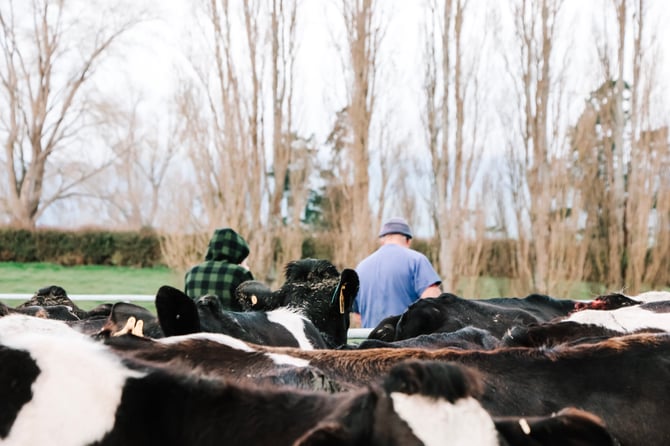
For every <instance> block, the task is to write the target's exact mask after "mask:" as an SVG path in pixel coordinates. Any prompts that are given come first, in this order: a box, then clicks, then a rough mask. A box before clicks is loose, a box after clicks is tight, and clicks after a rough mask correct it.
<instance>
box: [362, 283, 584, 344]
mask: <svg viewBox="0 0 670 446" xmlns="http://www.w3.org/2000/svg"><path fill="white" fill-rule="evenodd" d="M574 307H575V301H573V300H567V299H555V298H553V297H549V296H545V295H540V294H531V295H529V296H527V297H525V298H516V297H501V298H492V299H462V298H460V297H458V296H456V295H454V294H451V293H444V294H442V295H440V296H439V297H436V298H429V299H419V300H418V301H416V302H414V303H413V304H412V305H410V306H409V308H408V309H407V310H406V311H405V312H404V313H403V314H401V315H400V316H399V318H398V320H397V321H396V325H395V330H393V329H392V328H391V327H390V325H391V324H392V323H393V319H387V320H383V321H382V322H380V324H379V325H378V326H377V327H376V328H375V329H374V330H373V331H372V333H371V334H370V336H369V337H370V338H371V339H374V338H375V337H376V336H377V335H378V334H383V336H384V339H385V340H389V337H390V336H391V333H392V334H393V336H394V338H393V339H392V340H394V341H399V340H403V339H409V338H413V337H415V336H419V335H422V334H428V333H437V332H452V331H456V330H459V329H461V328H464V327H468V326H473V327H477V328H482V329H485V330H488V331H489V332H490V333H491V334H492V335H493V336H495V337H497V338H501V337H502V336H503V335H504V334H505V332H506V331H507V329H509V328H511V327H513V326H516V325H527V324H531V323H538V322H544V321H548V320H551V319H554V318H556V317H561V316H566V315H567V314H568V313H570V312H571V311H572V310H573V309H574Z"/></svg>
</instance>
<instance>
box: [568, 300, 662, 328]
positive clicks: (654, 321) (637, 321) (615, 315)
mask: <svg viewBox="0 0 670 446" xmlns="http://www.w3.org/2000/svg"><path fill="white" fill-rule="evenodd" d="M564 320H566V321H573V322H578V323H580V324H594V325H598V326H601V327H605V328H609V329H610V330H616V331H620V332H631V331H635V330H639V329H642V328H658V329H661V330H664V331H670V313H655V312H653V311H649V310H646V309H644V308H640V307H639V306H638V305H635V306H632V307H622V308H617V309H616V310H582V311H577V312H575V313H572V314H571V315H570V316H569V317H568V318H567V319H564Z"/></svg>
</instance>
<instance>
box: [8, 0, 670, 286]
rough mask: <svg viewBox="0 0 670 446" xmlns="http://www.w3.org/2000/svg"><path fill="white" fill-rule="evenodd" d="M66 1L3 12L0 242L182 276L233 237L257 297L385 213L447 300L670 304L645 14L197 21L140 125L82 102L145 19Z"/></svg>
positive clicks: (545, 9) (216, 10) (508, 10)
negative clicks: (151, 263)
mask: <svg viewBox="0 0 670 446" xmlns="http://www.w3.org/2000/svg"><path fill="white" fill-rule="evenodd" d="M124 1H125V0H118V5H122V4H123V2H124ZM78 2H79V0H31V1H29V2H17V1H16V0H6V1H5V2H2V3H0V55H1V56H2V57H1V58H0V82H1V83H0V103H2V104H3V107H1V108H0V141H1V142H2V146H3V150H2V152H1V153H2V154H1V155H0V170H1V171H2V182H1V183H0V221H2V223H4V224H11V225H15V226H19V227H24V228H35V227H36V226H39V225H42V224H45V225H46V224H54V219H55V218H54V215H57V214H58V212H59V211H62V210H64V209H67V210H68V214H72V213H73V212H74V213H79V214H81V215H86V213H87V212H89V213H94V214H95V215H97V216H98V220H99V221H97V223H98V224H106V225H111V226H114V227H117V228H124V229H127V228H132V229H140V228H143V227H154V228H156V229H158V230H160V231H161V233H162V234H163V251H164V256H165V259H166V262H167V263H168V264H169V265H170V266H171V267H173V268H174V269H175V270H177V271H183V270H184V269H185V268H187V267H188V266H189V265H190V264H192V263H194V262H196V261H199V260H200V257H201V256H202V253H203V251H204V248H205V246H206V243H207V240H208V237H209V235H210V234H211V231H212V230H213V229H214V228H217V227H223V226H230V227H233V228H235V229H236V230H238V231H239V232H240V233H241V234H243V235H244V237H245V238H246V239H247V240H248V241H249V243H250V245H251V251H252V254H251V258H250V259H249V263H250V265H251V268H252V271H253V272H254V274H255V276H256V277H257V278H259V279H260V280H264V281H266V282H268V283H270V284H273V283H274V282H275V281H276V280H277V279H278V278H280V275H281V273H282V268H283V265H284V264H285V263H286V262H288V261H289V260H293V259H295V258H298V257H300V256H301V255H303V241H305V240H306V239H307V238H309V237H311V240H316V241H318V243H321V244H322V245H324V246H328V249H327V252H329V253H331V254H332V258H331V260H333V261H334V262H335V264H336V265H338V266H339V267H351V266H355V265H356V264H357V263H358V262H359V261H360V260H361V259H362V258H363V257H365V256H366V255H368V254H369V253H370V252H371V251H372V250H374V249H375V246H376V244H375V242H376V240H375V238H376V233H377V229H378V228H379V225H380V223H381V221H382V220H383V218H385V217H390V216H392V215H397V214H399V215H402V216H404V217H405V218H407V219H408V220H409V221H410V222H411V223H412V224H413V225H414V227H415V232H417V235H418V238H419V242H422V243H423V245H422V246H423V249H424V250H425V251H426V252H427V253H428V255H429V256H430V258H431V260H432V261H433V262H434V264H435V266H436V268H437V269H438V271H439V273H440V275H441V277H442V278H443V280H444V284H443V288H444V289H445V291H452V292H456V293H459V294H463V295H466V296H472V297H475V296H483V295H492V294H500V293H516V294H523V293H530V292H543V293H548V294H554V295H561V296H568V295H570V296H574V295H575V293H578V292H581V293H584V292H587V293H588V292H589V291H593V292H598V291H602V290H603V288H605V289H609V290H613V289H622V288H625V289H627V290H630V291H638V290H642V289H645V288H649V287H659V286H669V285H670V274H669V273H668V271H670V175H668V174H667V172H668V168H669V167H670V147H669V135H668V125H669V124H670V123H669V122H668V121H669V119H668V118H669V117H670V114H669V113H670V107H669V106H670V101H669V100H668V95H667V91H670V90H669V89H668V86H667V85H665V84H666V83H667V79H666V77H667V76H665V77H664V76H663V72H662V68H663V66H662V64H661V62H662V57H661V56H662V55H663V52H664V51H665V53H667V52H668V48H667V45H668V43H667V41H668V39H663V38H662V37H661V36H662V35H663V34H662V30H663V24H664V23H665V22H664V16H663V14H664V11H663V10H662V8H660V9H659V4H658V2H647V1H645V0H595V1H593V2H584V4H577V3H578V2H574V1H572V0H510V1H505V2H494V1H491V2H480V1H473V0H426V1H425V2H403V1H401V0H388V1H386V0H384V1H379V0H336V1H333V0H323V1H319V0H314V1H311V0H310V2H301V1H299V0H271V1H266V0H200V1H198V2H193V3H192V4H190V5H189V7H188V16H184V17H182V20H183V22H184V23H185V24H188V26H185V27H184V28H185V32H183V33H182V35H181V36H180V48H172V49H171V52H172V53H174V54H173V56H174V57H175V59H176V60H179V63H175V65H174V69H173V70H171V71H172V72H171V73H169V75H170V76H171V77H172V78H173V82H172V83H171V84H170V85H171V87H170V91H169V92H168V94H166V95H165V97H164V98H163V99H162V101H163V102H161V104H162V105H161V106H158V107H157V106H156V105H155V102H154V103H152V102H151V101H149V100H148V99H147V94H146V93H147V92H143V91H141V90H137V89H135V90H133V89H128V90H127V91H125V92H124V94H121V95H117V97H109V96H105V95H104V94H103V92H102V91H101V89H100V85H101V82H104V81H101V80H99V79H109V78H113V77H114V74H120V73H121V71H122V70H121V66H120V65H119V66H118V71H119V73H112V75H111V76H110V74H109V72H108V73H106V74H105V76H106V77H105V76H103V77H100V75H101V73H100V70H101V67H102V66H104V64H105V63H109V61H110V60H113V59H111V58H113V57H114V56H115V55H118V54H119V53H123V51H127V50H128V49H130V48H132V44H134V43H135V42H133V41H132V39H130V37H129V36H133V35H134V34H133V32H134V31H135V30H136V28H137V27H138V26H141V25H142V24H144V23H146V22H147V21H148V15H147V14H146V12H143V11H140V10H137V11H131V10H129V9H127V8H126V7H115V8H112V7H111V6H110V5H112V4H114V5H117V2H100V4H97V3H96V6H95V7H92V8H89V9H87V11H88V12H87V13H86V15H85V16H79V15H78V14H75V12H74V11H76V10H77V8H78V7H79V6H81V4H80V3H78ZM410 3H411V4H410ZM315 5H317V6H316V9H315ZM126 6H127V5H126ZM96 8H98V9H96ZM308 11H311V12H308ZM315 11H318V12H315ZM103 14H104V15H103ZM315 15H318V17H315ZM665 19H667V17H665ZM315 23H317V27H320V28H327V29H326V30H325V31H324V30H323V29H320V30H319V31H323V32H322V34H323V35H327V36H328V38H326V39H321V40H319V39H318V38H317V37H316V34H315V30H314V24H315ZM415 31H416V32H415ZM129 44H130V45H129ZM315 48H316V49H315ZM408 48H409V49H408ZM306 55H307V56H306ZM116 60H117V61H118V60H123V59H116ZM331 62H332V65H328V67H330V69H329V71H328V72H323V71H320V70H324V69H325V68H324V67H325V64H330V63H331ZM665 62H666V63H667V61H665ZM116 63H117V64H118V62H116ZM111 65H114V64H111ZM333 67H334V68H333ZM108 71H109V68H108ZM112 71H114V70H113V69H112ZM319 72H320V73H321V76H322V77H321V78H320V79H319V82H318V85H319V87H318V88H319V89H320V90H319V91H316V92H315V91H314V89H313V85H312V88H310V89H308V88H307V82H306V79H308V78H309V76H310V75H313V74H315V73H319ZM103 74H104V73H103ZM166 77H167V73H166ZM315 98H323V101H321V102H322V103H320V104H318V106H317V108H318V110H317V109H316V108H314V107H315V106H314V103H315V102H319V101H318V99H317V100H316V101H315V100H314V99H315ZM150 104H153V105H150ZM310 107H311V108H310ZM315 114H319V119H318V120H309V119H306V116H307V117H313V115H315ZM306 122H317V124H316V125H314V124H312V127H310V126H309V125H306V124H305V123H306ZM49 212H51V214H50V213H49ZM55 220H56V221H55V224H56V225H62V224H63V223H62V222H60V221H59V220H58V219H57V218H56V219H55ZM63 221H65V220H63ZM68 221H69V222H72V219H70V220H68ZM89 221H90V219H89ZM69 224H71V223H69ZM490 277H497V278H504V279H505V281H504V284H505V285H504V289H502V288H495V289H492V288H490V287H488V285H487V281H486V280H485V279H486V278H490ZM496 283H497V284H500V283H503V282H501V281H498V282H496ZM585 283H586V287H585V288H584V287H583V284H585ZM575 284H582V288H581V289H579V290H578V289H577V288H575ZM575 297H580V296H579V295H577V296H575Z"/></svg>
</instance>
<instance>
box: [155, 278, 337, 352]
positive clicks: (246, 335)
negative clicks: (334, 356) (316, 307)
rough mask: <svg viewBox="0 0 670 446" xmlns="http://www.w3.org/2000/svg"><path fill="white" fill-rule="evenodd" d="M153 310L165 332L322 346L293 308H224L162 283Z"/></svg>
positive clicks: (311, 326)
mask: <svg viewBox="0 0 670 446" xmlns="http://www.w3.org/2000/svg"><path fill="white" fill-rule="evenodd" d="M156 310H157V313H158V320H159V322H160V325H161V328H162V330H163V333H164V334H165V335H166V336H180V335H184V334H191V333H198V332H206V333H222V334H227V335H230V336H232V337H234V338H237V339H240V340H244V341H247V342H251V343H254V344H261V345H277V346H288V347H300V348H303V349H314V348H326V347H328V344H326V341H325V339H324V336H323V335H322V334H321V333H320V332H319V330H318V329H317V328H316V326H315V325H314V324H313V323H312V321H310V320H309V319H307V317H305V316H304V315H302V314H301V313H300V312H298V311H297V310H296V309H291V308H279V309H276V310H272V311H241V312H240V311H226V310H224V309H223V308H222V307H221V304H220V301H219V299H218V298H217V297H216V296H202V297H201V298H199V299H197V300H196V301H193V300H192V299H191V298H190V297H188V296H187V295H186V294H184V293H183V292H182V291H181V290H178V289H177V288H174V287H171V286H168V285H164V286H162V287H160V288H159V289H158V292H157V293H156Z"/></svg>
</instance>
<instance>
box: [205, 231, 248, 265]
mask: <svg viewBox="0 0 670 446" xmlns="http://www.w3.org/2000/svg"><path fill="white" fill-rule="evenodd" d="M248 255H249V245H248V244H247V242H246V240H244V239H243V238H242V236H241V235H239V234H238V233H237V232H235V231H234V230H232V229H230V228H224V229H215V230H214V234H213V235H212V238H211V239H210V241H209V246H208V247H207V255H205V260H207V261H219V262H221V261H223V262H229V263H235V264H239V263H241V262H242V261H243V260H244V259H246V258H247V256H248Z"/></svg>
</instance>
